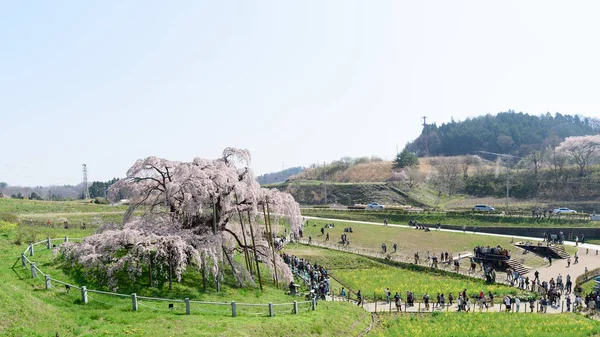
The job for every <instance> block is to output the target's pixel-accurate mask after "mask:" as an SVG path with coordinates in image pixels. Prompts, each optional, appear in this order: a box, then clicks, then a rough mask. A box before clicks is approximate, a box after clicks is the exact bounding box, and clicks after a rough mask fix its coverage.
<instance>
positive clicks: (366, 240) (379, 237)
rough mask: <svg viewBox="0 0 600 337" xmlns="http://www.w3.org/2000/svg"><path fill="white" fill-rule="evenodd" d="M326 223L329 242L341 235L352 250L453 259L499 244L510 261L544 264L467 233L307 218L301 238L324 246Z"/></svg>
mask: <svg viewBox="0 0 600 337" xmlns="http://www.w3.org/2000/svg"><path fill="white" fill-rule="evenodd" d="M328 223H333V224H334V225H335V226H334V227H333V228H327V229H326V230H325V231H326V232H325V233H326V234H327V233H329V237H330V241H329V242H330V243H332V244H333V243H337V242H338V241H340V238H341V235H342V234H346V235H347V237H348V239H349V240H350V243H351V246H352V247H360V248H366V249H370V250H373V251H381V244H382V243H385V244H386V245H387V249H388V253H390V254H391V255H401V256H404V257H405V258H409V259H412V257H413V256H414V253H415V252H419V255H420V256H421V258H426V257H427V251H430V253H431V254H432V255H433V254H435V255H436V256H438V257H439V254H440V253H441V252H448V253H452V254H453V255H454V257H456V256H458V254H459V253H462V254H464V253H469V252H471V253H472V252H473V248H475V246H490V247H496V246H498V245H501V246H502V247H504V248H506V249H509V250H512V252H513V253H514V254H515V255H513V258H516V259H518V260H520V259H525V262H524V264H525V265H527V266H529V267H540V266H542V265H544V263H545V262H544V259H543V258H541V257H539V256H537V255H535V254H526V255H523V254H521V252H522V251H521V250H518V249H516V247H514V246H512V244H511V241H512V239H511V238H507V237H496V236H489V235H474V234H473V233H471V232H467V233H456V232H445V231H435V230H432V231H430V232H425V231H423V230H417V229H412V228H402V227H393V226H387V227H386V226H378V225H368V224H357V223H350V222H344V221H328V220H320V219H311V220H309V225H308V226H305V227H304V228H303V235H304V237H305V238H308V237H309V236H310V237H311V238H312V239H313V240H314V241H316V242H323V243H325V237H326V235H322V234H321V227H323V226H324V225H325V224H328ZM315 225H316V226H315ZM346 227H352V231H353V232H352V233H344V228H346ZM394 243H396V244H397V245H398V251H397V252H396V253H394V252H393V248H392V246H393V244H394ZM462 267H463V268H468V266H467V264H466V263H462Z"/></svg>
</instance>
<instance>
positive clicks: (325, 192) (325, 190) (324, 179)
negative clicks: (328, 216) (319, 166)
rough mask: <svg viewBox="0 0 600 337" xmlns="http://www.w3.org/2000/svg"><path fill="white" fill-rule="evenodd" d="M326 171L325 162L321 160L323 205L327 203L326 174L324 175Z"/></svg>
mask: <svg viewBox="0 0 600 337" xmlns="http://www.w3.org/2000/svg"><path fill="white" fill-rule="evenodd" d="M326 171H327V164H325V162H323V190H324V193H323V194H324V195H325V198H324V199H325V205H327V176H326Z"/></svg>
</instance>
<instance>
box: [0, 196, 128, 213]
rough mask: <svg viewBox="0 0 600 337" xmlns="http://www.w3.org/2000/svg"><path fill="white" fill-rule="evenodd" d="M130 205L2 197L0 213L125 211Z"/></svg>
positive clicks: (0, 199)
mask: <svg viewBox="0 0 600 337" xmlns="http://www.w3.org/2000/svg"><path fill="white" fill-rule="evenodd" d="M127 208H128V206H111V205H97V204H94V203H91V202H90V201H89V200H88V201H84V200H75V201H45V200H27V199H8V198H0V213H13V214H35V213H38V214H39V213H90V212H95V213H103V212H116V211H121V212H125V211H126V210H127Z"/></svg>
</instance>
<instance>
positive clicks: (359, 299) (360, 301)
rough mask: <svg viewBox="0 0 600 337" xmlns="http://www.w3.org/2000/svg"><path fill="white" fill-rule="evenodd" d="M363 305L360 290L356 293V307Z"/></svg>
mask: <svg viewBox="0 0 600 337" xmlns="http://www.w3.org/2000/svg"><path fill="white" fill-rule="evenodd" d="M361 304H362V295H361V293H360V290H359V291H358V292H357V293H356V305H357V306H360V305H361Z"/></svg>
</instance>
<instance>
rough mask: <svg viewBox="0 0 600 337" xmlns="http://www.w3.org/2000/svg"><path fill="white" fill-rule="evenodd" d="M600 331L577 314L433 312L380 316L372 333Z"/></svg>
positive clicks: (573, 335) (502, 335) (443, 336)
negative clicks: (377, 324) (378, 322)
mask: <svg viewBox="0 0 600 337" xmlns="http://www.w3.org/2000/svg"><path fill="white" fill-rule="evenodd" d="M599 333H600V323H599V322H598V321H595V320H592V319H588V318H585V317H583V316H581V315H576V314H561V315H535V314H532V315H524V314H518V313H501V314H497V313H494V314H491V313H474V314H467V313H463V314H456V313H434V314H427V315H398V316H395V317H392V318H390V317H389V316H387V317H386V316H383V317H382V319H381V321H380V325H379V326H378V327H377V328H376V329H375V330H374V331H373V332H372V335H374V336H390V337H393V336H413V337H418V336H436V337H456V336H461V337H479V336H488V337H513V336H515V337H516V336H518V337H564V336H569V337H584V336H594V335H597V334H599Z"/></svg>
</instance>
